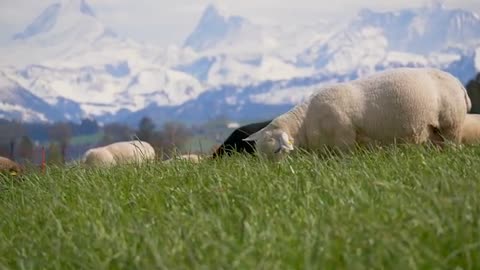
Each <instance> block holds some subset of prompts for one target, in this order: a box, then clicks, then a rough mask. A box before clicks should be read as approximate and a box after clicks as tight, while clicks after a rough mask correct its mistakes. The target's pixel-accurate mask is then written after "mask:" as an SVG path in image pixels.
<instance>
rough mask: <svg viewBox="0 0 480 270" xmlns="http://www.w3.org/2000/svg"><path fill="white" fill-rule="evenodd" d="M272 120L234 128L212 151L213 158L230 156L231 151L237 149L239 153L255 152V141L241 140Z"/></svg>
mask: <svg viewBox="0 0 480 270" xmlns="http://www.w3.org/2000/svg"><path fill="white" fill-rule="evenodd" d="M270 122H272V120H268V121H265V122H259V123H253V124H248V125H245V126H241V127H239V128H237V129H235V130H234V131H233V132H232V134H230V136H228V138H227V139H226V140H225V141H224V142H223V143H222V145H220V147H218V149H217V150H216V151H215V153H213V158H216V157H219V156H220V157H221V156H223V155H225V154H226V155H228V156H230V155H231V154H232V152H234V151H237V152H239V153H249V154H253V153H254V152H255V142H254V141H248V142H246V141H243V139H245V138H247V137H248V136H250V135H252V134H253V133H255V132H257V131H259V130H261V129H262V128H264V127H266V126H267V125H268V124H270Z"/></svg>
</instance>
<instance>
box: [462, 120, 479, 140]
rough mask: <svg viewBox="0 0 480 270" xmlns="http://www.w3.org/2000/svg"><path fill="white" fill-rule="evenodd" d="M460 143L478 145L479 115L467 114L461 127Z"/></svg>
mask: <svg viewBox="0 0 480 270" xmlns="http://www.w3.org/2000/svg"><path fill="white" fill-rule="evenodd" d="M462 143H463V144H478V143H480V114H467V116H466V117H465V121H464V122H463V126H462Z"/></svg>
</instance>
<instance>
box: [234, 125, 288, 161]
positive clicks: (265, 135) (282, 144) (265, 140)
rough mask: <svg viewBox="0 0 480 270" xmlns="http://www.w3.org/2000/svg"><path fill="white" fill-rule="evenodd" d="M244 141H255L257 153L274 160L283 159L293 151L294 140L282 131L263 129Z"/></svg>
mask: <svg viewBox="0 0 480 270" xmlns="http://www.w3.org/2000/svg"><path fill="white" fill-rule="evenodd" d="M243 140H244V141H254V142H255V145H256V149H257V153H259V154H262V155H265V156H267V157H268V158H272V159H277V160H278V159H282V158H284V157H285V156H286V155H287V154H288V153H289V152H290V151H293V149H294V148H293V142H294V141H293V138H292V137H291V136H290V135H288V133H286V132H285V131H283V130H281V129H273V130H266V129H262V130H260V131H258V132H256V133H253V134H252V135H250V136H249V137H248V138H246V139H243Z"/></svg>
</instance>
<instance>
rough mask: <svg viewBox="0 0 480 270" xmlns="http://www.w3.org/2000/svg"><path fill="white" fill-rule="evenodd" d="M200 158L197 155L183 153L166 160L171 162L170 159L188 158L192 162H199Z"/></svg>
mask: <svg viewBox="0 0 480 270" xmlns="http://www.w3.org/2000/svg"><path fill="white" fill-rule="evenodd" d="M201 159H202V158H201V157H200V156H198V155H195V154H184V155H179V156H174V157H173V158H171V159H168V160H166V162H171V161H172V160H188V161H191V162H193V163H198V162H200V160H201Z"/></svg>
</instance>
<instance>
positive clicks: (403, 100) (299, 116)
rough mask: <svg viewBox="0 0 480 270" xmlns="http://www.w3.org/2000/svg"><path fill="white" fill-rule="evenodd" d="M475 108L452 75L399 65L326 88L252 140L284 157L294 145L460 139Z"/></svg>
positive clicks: (262, 149) (338, 145) (336, 146)
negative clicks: (467, 117) (462, 130)
mask: <svg viewBox="0 0 480 270" xmlns="http://www.w3.org/2000/svg"><path fill="white" fill-rule="evenodd" d="M470 108H471V102H470V99H469V97H468V95H467V93H466V90H465V88H464V87H463V85H462V84H461V83H460V81H458V80H457V79H456V78H455V77H453V76H452V75H450V74H449V73H446V72H443V71H440V70H437V69H429V68H398V69H393V70H389V71H384V72H380V73H377V74H375V75H372V76H369V77H366V78H363V79H357V80H354V81H351V82H348V83H341V84H336V85H331V86H325V87H322V88H321V89H319V91H317V92H315V93H314V94H313V95H312V96H311V97H310V98H309V99H308V100H306V101H304V102H302V103H300V104H298V105H297V106H295V107H294V108H293V109H291V110H290V111H288V112H287V113H285V114H283V115H281V116H279V117H277V118H275V119H274V120H273V121H272V122H271V123H270V124H269V125H268V126H267V127H265V128H264V129H262V130H260V131H258V132H257V133H254V134H252V135H250V136H249V137H248V138H247V139H246V140H253V141H256V144H257V150H258V152H259V153H262V154H265V155H266V156H268V157H272V158H275V159H279V158H282V157H284V156H285V155H286V154H287V153H288V152H290V151H292V150H293V149H294V146H296V147H301V148H304V149H309V150H312V149H321V148H330V149H335V150H341V151H345V150H349V149H352V147H354V146H355V145H357V144H358V145H377V144H378V145H385V144H391V143H394V142H401V143H414V144H420V143H424V142H427V141H431V142H433V143H434V144H436V145H442V144H443V143H444V142H445V141H452V142H454V143H459V142H460V139H461V138H460V133H461V128H462V124H463V121H464V119H465V115H466V114H467V112H468V111H469V110H470Z"/></svg>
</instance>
